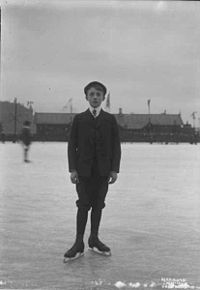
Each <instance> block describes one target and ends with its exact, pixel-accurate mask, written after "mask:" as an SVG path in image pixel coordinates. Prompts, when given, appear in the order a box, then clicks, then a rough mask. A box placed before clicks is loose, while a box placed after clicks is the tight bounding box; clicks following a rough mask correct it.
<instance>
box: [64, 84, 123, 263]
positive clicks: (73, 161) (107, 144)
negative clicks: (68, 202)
mask: <svg viewBox="0 0 200 290" xmlns="http://www.w3.org/2000/svg"><path fill="white" fill-rule="evenodd" d="M106 92H107V89H106V87H105V86H104V85H103V84H102V83H99V82H97V81H94V82H91V83H89V84H88V85H87V86H86V87H85V88H84V93H85V96H86V100H87V101H88V103H89V108H88V109H87V110H86V111H84V112H82V113H80V114H77V115H76V116H75V117H74V120H73V124H72V128H71V132H70V137H69V143H68V161H69V172H70V173H71V174H70V178H71V182H72V183H74V184H76V191H77V195H78V200H77V201H76V205H77V215H76V239H75V243H74V244H73V246H72V247H71V248H70V249H69V250H68V251H67V252H66V253H65V254H64V261H65V262H67V261H68V260H73V259H76V258H78V257H80V256H81V255H82V254H83V252H84V241H83V239H84V233H85V227H86V224H87V219H88V211H89V210H90V209H91V232H90V236H89V239H88V245H89V248H90V249H92V250H94V251H97V252H98V253H100V254H103V255H107V256H109V255H110V254H111V249H110V248H109V247H108V246H107V245H105V244H104V243H102V242H101V241H100V239H99V235H98V234H99V226H100V221H101V217H102V209H103V208H104V207H105V198H106V194H107V191H108V185H109V184H112V183H114V182H115V181H116V180H117V176H118V173H119V167H120V159H121V146H120V140H119V131H118V125H117V122H116V119H115V117H114V116H113V115H112V114H110V113H107V112H105V111H104V110H103V109H102V108H101V104H102V102H103V101H104V99H105V95H106Z"/></svg>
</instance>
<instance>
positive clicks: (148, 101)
mask: <svg viewBox="0 0 200 290" xmlns="http://www.w3.org/2000/svg"><path fill="white" fill-rule="evenodd" d="M147 105H148V115H149V122H150V121H151V107H150V106H151V100H150V99H149V100H147Z"/></svg>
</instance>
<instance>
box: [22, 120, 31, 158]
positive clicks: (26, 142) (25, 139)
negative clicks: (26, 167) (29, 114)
mask: <svg viewBox="0 0 200 290" xmlns="http://www.w3.org/2000/svg"><path fill="white" fill-rule="evenodd" d="M21 141H22V143H23V147H24V162H30V160H29V159H28V152H29V149H30V145H31V132H30V122H29V121H25V122H24V124H23V129H22V133H21Z"/></svg>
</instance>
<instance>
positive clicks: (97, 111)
mask: <svg viewBox="0 0 200 290" xmlns="http://www.w3.org/2000/svg"><path fill="white" fill-rule="evenodd" d="M89 110H90V113H91V114H92V116H94V115H93V111H94V110H96V117H98V116H99V114H100V112H101V106H99V107H97V108H93V107H92V106H89ZM96 117H95V118H96Z"/></svg>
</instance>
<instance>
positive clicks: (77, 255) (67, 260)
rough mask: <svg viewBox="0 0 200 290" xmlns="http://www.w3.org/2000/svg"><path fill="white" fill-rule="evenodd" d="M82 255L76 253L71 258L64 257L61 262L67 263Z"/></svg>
mask: <svg viewBox="0 0 200 290" xmlns="http://www.w3.org/2000/svg"><path fill="white" fill-rule="evenodd" d="M83 255H84V253H77V254H76V256H75V257H73V258H64V260H63V263H68V262H70V261H74V260H76V259H78V258H80V257H82V256H83Z"/></svg>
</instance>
